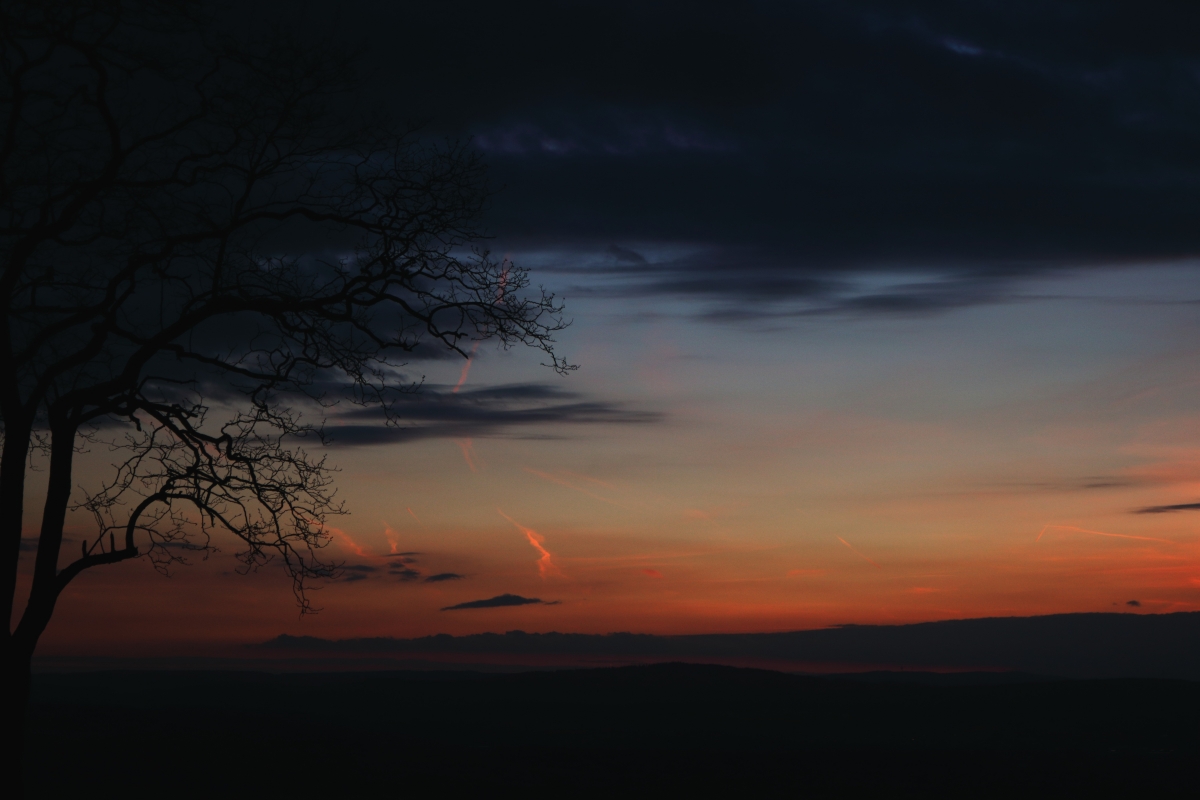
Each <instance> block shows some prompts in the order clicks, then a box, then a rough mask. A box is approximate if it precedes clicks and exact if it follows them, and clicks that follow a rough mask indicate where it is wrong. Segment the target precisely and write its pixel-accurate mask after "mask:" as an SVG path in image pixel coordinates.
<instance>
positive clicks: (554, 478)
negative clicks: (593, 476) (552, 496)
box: [523, 467, 625, 508]
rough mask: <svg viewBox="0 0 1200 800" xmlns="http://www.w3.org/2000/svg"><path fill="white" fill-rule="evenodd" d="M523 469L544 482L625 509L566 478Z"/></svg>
mask: <svg viewBox="0 0 1200 800" xmlns="http://www.w3.org/2000/svg"><path fill="white" fill-rule="evenodd" d="M523 469H524V470H525V471H526V472H528V473H529V474H530V475H533V476H535V477H538V478H541V479H542V480H544V481H549V482H550V483H555V484H558V485H559V486H565V487H567V488H568V489H574V490H575V491H577V492H580V493H581V494H585V495H587V496H588V497H591V498H592V499H594V500H599V501H600V502H602V503H608V504H609V505H610V506H616V507H617V508H624V507H625V506H623V505H621V504H620V503H618V502H616V501H615V500H609V499H608V498H607V497H602V496H601V495H598V494H596V493H595V492H592V491H589V490H588V489H584V488H583V487H582V486H576V485H575V484H574V483H572V482H570V481H568V480H567V479H566V478H560V477H559V476H557V475H552V474H550V473H548V472H542V471H541V470H538V469H533V468H532V467H524V468H523ZM597 483H599V481H597Z"/></svg>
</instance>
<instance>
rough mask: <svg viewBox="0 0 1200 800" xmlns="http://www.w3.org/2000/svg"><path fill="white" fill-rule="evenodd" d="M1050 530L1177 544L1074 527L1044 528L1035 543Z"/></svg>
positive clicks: (1168, 540) (1151, 537) (1057, 526)
mask: <svg viewBox="0 0 1200 800" xmlns="http://www.w3.org/2000/svg"><path fill="white" fill-rule="evenodd" d="M1049 530H1064V531H1074V532H1076V533H1089V534H1091V535H1093V536H1111V537H1112V538H1114V539H1136V540H1138V541H1141V542H1160V543H1161V544H1175V542H1172V541H1171V540H1170V539H1156V538H1154V537H1153V536H1133V535H1132V534H1128V533H1105V532H1104V531H1093V530H1089V529H1088V528H1077V527H1075V526H1074V525H1046V526H1045V527H1043V528H1042V529H1041V531H1039V532H1038V535H1037V538H1036V539H1034V541H1035V542H1040V541H1041V540H1042V536H1044V535H1045V533H1046V531H1049Z"/></svg>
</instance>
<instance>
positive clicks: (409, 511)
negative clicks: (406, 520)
mask: <svg viewBox="0 0 1200 800" xmlns="http://www.w3.org/2000/svg"><path fill="white" fill-rule="evenodd" d="M404 510H405V511H407V512H408V514H409V516H411V517H412V518H413V519H415V520H416V521H417V524H418V525H424V524H425V523H424V522H421V518H420V517H418V516H417V512H415V511H413V510H412V509H411V508H409V507H408V506H405V507H404Z"/></svg>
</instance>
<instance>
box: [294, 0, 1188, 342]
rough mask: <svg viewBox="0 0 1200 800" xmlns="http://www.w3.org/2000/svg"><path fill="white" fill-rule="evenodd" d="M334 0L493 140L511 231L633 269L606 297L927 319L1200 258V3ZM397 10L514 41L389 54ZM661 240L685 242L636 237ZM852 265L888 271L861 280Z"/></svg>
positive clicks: (432, 126) (386, 86)
mask: <svg viewBox="0 0 1200 800" xmlns="http://www.w3.org/2000/svg"><path fill="white" fill-rule="evenodd" d="M343 8H345V12H344V18H345V19H346V20H359V19H371V20H372V21H373V23H372V25H370V26H368V28H367V29H365V30H359V27H358V26H355V28H354V30H353V31H350V30H349V29H347V31H346V32H347V33H348V34H351V35H353V36H354V37H355V38H356V39H357V40H358V41H359V42H360V44H361V45H362V48H363V49H364V50H365V51H366V52H368V53H370V54H372V55H369V56H368V59H370V60H371V66H372V67H373V68H374V70H375V74H376V75H377V76H378V83H377V85H376V86H375V88H374V89H373V91H375V92H376V93H377V94H378V93H383V94H384V95H388V93H393V94H391V95H390V97H392V98H393V99H394V100H395V103H394V105H395V107H397V108H402V109H404V112H405V113H406V114H409V115H411V117H412V118H414V119H422V120H429V121H430V123H429V126H428V127H427V130H428V131H429V132H430V133H431V134H435V135H441V134H450V135H456V136H463V135H465V136H473V137H474V141H475V144H476V146H477V147H478V148H480V149H481V150H482V151H483V152H484V153H485V154H486V156H487V158H488V161H489V164H490V166H491V170H492V175H493V179H494V181H495V184H496V185H497V186H498V187H503V190H502V191H501V192H500V193H499V194H498V195H497V196H496V198H495V201H494V203H493V206H492V210H491V216H490V218H489V225H490V227H491V228H492V230H494V231H495V232H496V233H497V234H498V236H499V237H500V242H501V243H502V246H503V247H505V248H506V249H507V248H510V247H511V248H514V249H516V251H517V252H521V251H522V250H523V249H524V250H528V249H537V248H559V249H562V248H564V247H565V248H567V249H568V250H571V249H574V250H575V251H578V252H591V253H595V254H597V255H599V256H603V257H604V258H607V259H608V260H609V261H610V262H611V266H613V267H620V268H622V269H624V270H626V271H628V272H629V275H630V277H629V279H628V280H621V281H617V282H615V283H612V284H609V283H605V284H604V285H605V287H606V288H607V290H610V291H621V292H626V293H670V294H677V295H680V296H686V297H691V298H698V299H708V300H713V301H719V302H716V305H717V306H718V307H717V308H716V309H714V310H713V313H711V314H710V315H709V316H710V317H711V318H713V319H737V318H738V316H739V314H742V315H749V314H753V313H754V310H753V307H754V304H755V301H756V299H759V298H763V297H769V298H772V300H773V303H772V305H778V304H779V302H778V301H781V300H787V301H789V302H790V301H797V302H798V304H799V311H798V312H797V311H796V309H791V310H786V309H785V310H784V311H786V312H787V313H809V312H813V313H829V312H835V313H852V314H897V313H898V314H929V313H937V312H941V311H945V310H948V309H954V308H961V307H964V306H971V305H977V304H980V303H991V302H1004V301H1008V300H1010V299H1013V297H1014V296H1016V297H1020V296H1022V295H1021V294H1020V293H1019V292H1016V290H1015V288H1014V282H1015V281H1018V280H1022V281H1023V280H1026V279H1029V278H1033V277H1036V276H1038V275H1043V274H1046V273H1047V272H1048V271H1055V270H1058V269H1061V268H1064V267H1072V266H1079V265H1089V264H1096V263H1106V264H1107V263H1117V262H1126V263H1134V262H1138V263H1140V262H1142V261H1145V260H1154V259H1174V258H1179V257H1185V256H1195V255H1197V254H1200V226H1196V225H1195V224H1194V221H1195V220H1196V219H1197V218H1200V149H1197V148H1196V147H1195V146H1194V143H1195V142H1196V141H1197V140H1200V81H1198V80H1197V77H1196V76H1197V69H1198V66H1197V65H1198V64H1200V7H1197V6H1195V5H1194V4H1185V3H1178V2H1166V0H1143V1H1141V2H1137V3H1134V2H1106V3H1095V2H1092V1H1091V0H1044V1H1042V2H1036V3H1035V2H1031V0H1014V2H1005V3H946V2H939V1H935V0H898V1H894V0H889V1H888V2H882V0H846V1H845V2H838V3H829V2H823V1H822V0H809V1H808V2H803V1H797V0H786V1H785V0H776V2H762V3H754V4H752V5H749V6H747V5H738V6H732V5H729V4H721V3H694V2H684V0H667V1H666V2H658V3H652V4H647V3H642V2H634V0H628V1H627V2H623V1H622V0H611V1H610V0H605V1H604V2H601V1H600V0H584V1H583V2H556V1H554V0H518V1H517V2H513V3H504V4H494V3H485V2H482V0H447V1H446V2H442V3H436V4H435V3H427V4H411V3H406V4H390V3H382V2H370V1H369V0H357V2H354V1H351V2H348V4H346V5H344V6H343ZM310 16H311V19H312V25H314V26H320V27H321V30H322V31H323V32H324V31H325V30H326V29H327V26H329V25H330V21H329V18H328V15H327V14H324V13H315V12H314V13H312V14H311V15H310ZM345 24H346V25H350V24H351V23H349V22H347V23H345ZM396 30H426V31H452V32H453V35H454V37H455V38H456V39H458V40H460V41H499V42H504V43H505V46H504V50H505V57H504V58H502V59H497V58H495V54H494V53H493V52H492V51H490V50H489V49H488V48H468V49H467V50H466V51H464V52H462V53H458V54H456V57H455V59H453V63H452V64H449V63H447V60H446V59H445V58H444V57H443V56H444V53H443V50H442V49H443V47H444V39H443V37H441V36H421V37H412V41H409V42H407V44H406V47H405V51H404V54H403V57H401V58H397V57H396V55H395V48H394V32H395V31H396ZM667 245H670V246H677V247H684V248H686V249H689V250H690V251H692V252H694V253H696V254H699V255H697V256H695V257H691V258H688V259H676V258H663V257H656V256H655V255H654V254H653V251H654V250H655V246H659V249H662V247H661V246H667ZM587 260H588V259H582V258H581V259H576V260H575V261H576V263H575V266H577V267H582V266H585V264H584V262H586V261H587ZM584 271H585V272H586V273H587V274H588V275H589V276H593V277H594V276H599V277H604V276H605V275H606V273H605V271H604V269H603V266H602V265H597V266H596V267H595V270H593V269H592V268H588V269H586V270H584ZM868 271H869V272H870V273H872V274H878V273H880V272H883V273H890V274H894V275H898V276H901V278H899V279H897V280H896V281H894V282H893V283H892V284H891V285H888V286H885V287H882V288H878V287H876V289H872V287H871V286H869V285H865V284H863V282H862V281H861V280H859V277H861V275H862V274H864V273H865V272H868ZM905 276H907V277H905ZM585 285H590V284H585ZM767 311H768V312H771V311H779V309H771V308H768V309H767Z"/></svg>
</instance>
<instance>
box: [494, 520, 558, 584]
mask: <svg viewBox="0 0 1200 800" xmlns="http://www.w3.org/2000/svg"><path fill="white" fill-rule="evenodd" d="M496 511H497V512H499V514H500V516H502V517H504V518H505V519H506V520H508V521H509V522H511V523H512V524H513V525H514V526H515V527H516V529H517V530H519V531H520V532H521V533H523V534H525V538H526V539H528V540H529V544H530V545H531V546H532V547H533V549H534V550H537V551H538V553H539V554H540V558H538V561H537V566H538V574H539V575H541V576H542V577H543V578H545V577H546V575H548V574H554V575H562V570H560V569H559V568H558V567H557V566H556V565H555V563H554V560H553V557H552V556H551V555H550V551H549V550H547V549H546V548H545V547H544V546H543V542H545V541H546V539H545V537H543V536H542V535H541V534H540V533H538V532H537V531H535V530H534V529H533V528H526V527H525V526H524V525H522V524H521V523H519V522H517V521H516V520H515V519H513V518H512V517H510V516H509V515H508V514H505V513H504V512H503V511H501V510H500V509H498V508H497V509H496Z"/></svg>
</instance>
